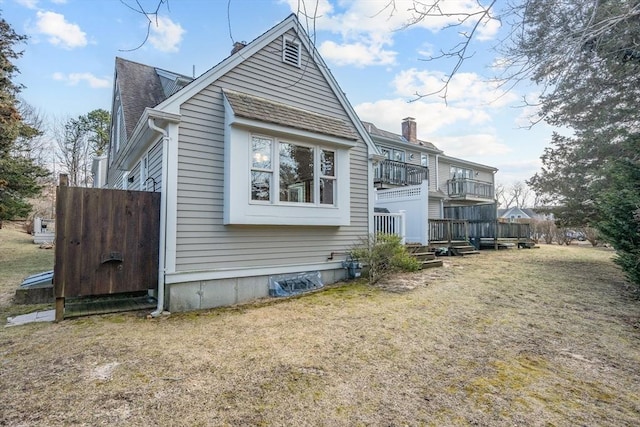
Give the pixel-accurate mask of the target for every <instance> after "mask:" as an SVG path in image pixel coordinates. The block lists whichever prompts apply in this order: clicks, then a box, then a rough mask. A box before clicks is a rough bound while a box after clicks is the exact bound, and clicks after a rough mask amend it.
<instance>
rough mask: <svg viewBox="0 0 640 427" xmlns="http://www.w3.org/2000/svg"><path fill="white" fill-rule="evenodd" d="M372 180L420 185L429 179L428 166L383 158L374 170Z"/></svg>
mask: <svg viewBox="0 0 640 427" xmlns="http://www.w3.org/2000/svg"><path fill="white" fill-rule="evenodd" d="M374 172H375V173H374V182H375V183H377V184H391V185H420V184H421V183H422V181H423V180H426V179H429V168H427V167H425V166H420V165H412V164H409V163H404V162H397V161H395V160H383V161H382V162H380V163H378V165H377V166H376V167H375V171H374Z"/></svg>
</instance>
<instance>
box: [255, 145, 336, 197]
mask: <svg viewBox="0 0 640 427" xmlns="http://www.w3.org/2000/svg"><path fill="white" fill-rule="evenodd" d="M249 182H250V190H249V191H250V201H251V203H264V204H283V205H285V204H304V205H310V206H320V205H322V206H335V204H336V189H337V175H336V150H335V149H329V148H326V147H322V146H321V145H318V144H309V143H302V142H297V141H296V142H293V141H291V140H289V139H281V138H277V137H272V136H265V135H259V134H252V135H251V150H250V181H249Z"/></svg>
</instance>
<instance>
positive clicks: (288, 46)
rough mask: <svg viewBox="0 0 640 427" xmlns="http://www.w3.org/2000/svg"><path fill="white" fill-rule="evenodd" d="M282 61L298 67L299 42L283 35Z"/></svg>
mask: <svg viewBox="0 0 640 427" xmlns="http://www.w3.org/2000/svg"><path fill="white" fill-rule="evenodd" d="M282 62H286V63H287V64H291V65H295V66H296V67H300V43H298V42H296V41H294V40H291V39H288V38H286V37H283V39H282Z"/></svg>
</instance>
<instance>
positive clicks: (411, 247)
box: [406, 243, 442, 269]
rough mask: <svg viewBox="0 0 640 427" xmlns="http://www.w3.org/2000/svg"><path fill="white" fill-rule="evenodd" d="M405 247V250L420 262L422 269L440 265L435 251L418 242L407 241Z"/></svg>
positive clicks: (440, 261)
mask: <svg viewBox="0 0 640 427" xmlns="http://www.w3.org/2000/svg"><path fill="white" fill-rule="evenodd" d="M406 248H407V252H409V254H410V255H411V256H412V257H414V258H415V259H417V260H418V261H419V262H420V263H421V264H422V268H423V269H424V268H432V267H442V260H441V259H437V258H436V254H435V252H433V251H431V250H429V248H427V247H426V246H423V245H421V244H419V243H408V244H407V245H406Z"/></svg>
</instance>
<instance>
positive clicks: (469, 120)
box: [355, 98, 491, 145]
mask: <svg viewBox="0 0 640 427" xmlns="http://www.w3.org/2000/svg"><path fill="white" fill-rule="evenodd" d="M355 110H356V112H357V113H358V116H359V117H360V118H361V119H362V120H364V121H367V122H371V123H373V124H375V125H376V126H377V127H378V128H380V129H384V130H387V131H389V132H396V133H398V134H399V133H400V132H401V130H400V123H401V121H402V119H403V118H405V117H408V116H409V117H415V119H416V121H417V123H418V129H417V131H418V138H419V139H422V140H425V141H432V142H433V136H434V135H435V134H436V133H437V132H439V131H442V130H446V129H448V128H450V127H451V126H452V125H453V124H456V127H457V128H462V129H464V128H465V127H469V126H471V125H478V124H481V123H487V122H489V121H490V120H491V116H489V115H488V114H487V113H486V112H485V111H483V110H480V109H473V108H459V107H453V106H446V105H445V104H444V103H443V102H424V101H416V102H411V103H408V102H407V101H406V100H405V99H401V98H396V99H385V100H380V101H376V102H365V103H362V104H359V105H356V106H355ZM436 145H437V142H436Z"/></svg>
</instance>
